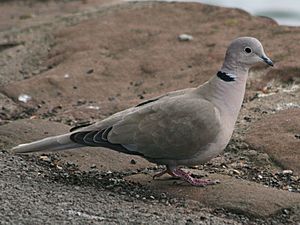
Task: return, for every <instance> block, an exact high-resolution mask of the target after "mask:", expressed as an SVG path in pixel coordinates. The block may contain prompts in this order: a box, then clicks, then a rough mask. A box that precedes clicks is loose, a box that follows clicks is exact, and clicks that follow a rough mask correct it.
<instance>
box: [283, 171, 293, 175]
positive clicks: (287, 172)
mask: <svg viewBox="0 0 300 225" xmlns="http://www.w3.org/2000/svg"><path fill="white" fill-rule="evenodd" d="M282 174H283V175H292V174H293V171H292V170H283V171H282Z"/></svg>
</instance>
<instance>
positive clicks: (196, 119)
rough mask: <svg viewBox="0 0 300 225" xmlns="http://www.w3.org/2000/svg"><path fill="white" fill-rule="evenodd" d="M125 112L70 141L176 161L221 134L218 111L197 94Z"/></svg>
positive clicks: (157, 102)
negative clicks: (119, 116)
mask: <svg viewBox="0 0 300 225" xmlns="http://www.w3.org/2000/svg"><path fill="white" fill-rule="evenodd" d="M124 112H126V111H124ZM124 112H123V115H122V116H121V119H120V118H118V120H117V121H116V119H115V117H111V120H112V121H106V122H105V121H104V122H105V123H106V125H108V124H109V126H106V127H104V126H103V124H104V123H103V124H101V126H90V127H87V128H86V129H85V131H79V132H77V133H74V134H73V135H72V136H71V139H72V140H73V141H74V142H76V143H78V144H82V145H90V146H104V147H108V148H112V149H115V150H118V151H122V152H126V153H131V154H140V155H143V156H144V157H146V158H152V159H174V160H176V159H185V158H190V157H192V156H193V154H195V153H197V152H198V151H199V149H201V148H202V147H205V146H206V145H207V144H209V143H211V142H213V141H214V139H215V137H216V135H217V134H218V132H219V131H220V120H219V114H218V111H217V109H216V108H215V107H214V106H213V105H212V104H211V103H210V102H208V101H206V100H204V99H201V98H199V96H196V95H195V96H192V95H190V94H188V95H186V94H185V95H177V96H173V97H164V98H162V99H161V100H157V101H153V102H149V103H147V104H145V105H142V106H140V107H136V108H135V109H134V110H131V111H128V112H127V114H124ZM91 128H92V129H91Z"/></svg>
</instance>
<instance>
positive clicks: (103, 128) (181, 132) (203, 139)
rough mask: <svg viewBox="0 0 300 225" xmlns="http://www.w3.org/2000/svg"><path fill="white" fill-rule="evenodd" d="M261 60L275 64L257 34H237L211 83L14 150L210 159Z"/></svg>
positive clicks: (173, 163) (167, 160)
mask: <svg viewBox="0 0 300 225" xmlns="http://www.w3.org/2000/svg"><path fill="white" fill-rule="evenodd" d="M249 49H250V50H249ZM249 51H251V52H249ZM259 61H264V62H266V63H268V64H269V65H271V64H272V61H271V60H270V59H269V58H268V57H267V56H266V55H265V53H264V50H263V47H262V45H261V43H260V42H259V41H258V40H257V39H255V38H251V37H242V38H238V39H235V40H234V41H233V42H232V43H231V44H230V46H229V47H228V50H227V52H226V56H225V60H224V64H223V66H222V68H221V70H220V73H219V74H218V76H213V77H212V78H211V79H210V80H209V81H208V82H206V83H205V84H203V85H201V86H199V87H197V88H189V89H184V90H179V91H174V92H170V93H167V94H165V95H162V96H159V97H157V98H153V99H150V100H148V101H145V102H142V103H140V104H139V105H137V106H135V107H132V108H129V109H127V110H124V111H121V112H119V113H116V114H114V115H112V116H110V117H108V118H106V119H104V120H102V121H99V122H97V123H95V124H92V125H89V126H86V127H80V128H78V129H75V130H73V131H71V132H70V133H68V134H63V135H60V136H56V137H50V138H46V139H43V140H40V141H37V142H33V143H29V144H23V145H19V146H17V147H15V148H13V151H14V152H16V153H25V152H34V151H46V150H47V151H59V150H64V149H70V148H77V147H83V146H94V147H106V148H111V149H114V150H116V151H120V152H124V153H127V154H136V155H141V156H143V157H145V158H146V159H148V160H149V161H151V162H155V163H158V164H164V165H167V166H168V168H176V167H177V166H180V165H196V164H200V163H203V162H206V161H208V160H210V159H211V158H213V157H215V156H216V155H218V154H219V153H221V152H222V151H223V149H224V148H225V147H226V145H227V144H228V142H229V140H230V137H231V135H232V132H233V129H234V124H235V122H236V119H237V116H238V113H239V110H240V108H241V105H242V101H243V97H244V92H245V86H246V80H247V76H248V70H249V68H250V67H251V66H252V65H253V64H255V63H257V62H259ZM221 75H222V76H221ZM226 78H228V79H226ZM177 175H178V174H176V176H177ZM178 176H181V175H178ZM188 181H189V180H188ZM189 182H190V181H189Z"/></svg>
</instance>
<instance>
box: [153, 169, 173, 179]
mask: <svg viewBox="0 0 300 225" xmlns="http://www.w3.org/2000/svg"><path fill="white" fill-rule="evenodd" d="M166 173H167V174H169V175H171V176H172V177H174V176H173V173H172V171H171V170H170V169H169V167H167V169H166V170H163V171H161V172H159V173H157V174H154V175H153V177H152V178H153V180H154V179H155V178H158V177H161V176H162V175H164V174H166Z"/></svg>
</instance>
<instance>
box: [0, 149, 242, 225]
mask: <svg viewBox="0 0 300 225" xmlns="http://www.w3.org/2000/svg"><path fill="white" fill-rule="evenodd" d="M0 161H1V163H0V174H1V183H0V190H1V191H0V200H1V205H0V212H1V213H0V214H1V224H70V223H71V224H240V223H239V222H237V221H235V220H232V219H228V218H222V217H221V216H220V217H219V216H216V215H214V214H213V213H212V212H209V211H210V210H209V209H206V208H203V207H199V205H200V204H199V203H196V202H190V203H188V202H187V201H184V200H176V199H171V198H169V197H167V196H166V195H162V196H155V195H152V193H151V192H150V191H149V190H146V189H144V188H143V187H139V186H136V185H135V186H132V185H130V184H127V183H125V182H124V180H122V179H121V176H120V175H118V174H112V173H106V174H100V173H99V172H97V171H94V172H91V173H85V174H81V172H79V171H77V172H76V170H73V169H71V167H72V166H73V165H67V167H68V168H69V169H68V170H65V169H64V168H63V169H61V170H59V169H55V168H54V167H53V166H51V165H50V164H51V163H50V162H45V161H41V160H38V159H37V158H36V157H29V156H15V155H14V156H12V155H10V154H8V153H6V152H1V153H0ZM244 219H245V220H246V221H247V219H246V218H244Z"/></svg>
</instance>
